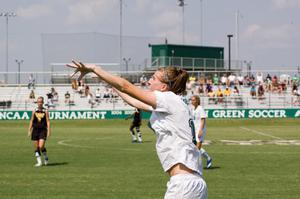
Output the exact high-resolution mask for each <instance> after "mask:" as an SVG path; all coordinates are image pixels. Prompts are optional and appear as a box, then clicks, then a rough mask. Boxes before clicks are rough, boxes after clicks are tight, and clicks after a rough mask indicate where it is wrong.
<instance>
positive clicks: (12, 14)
mask: <svg viewBox="0 0 300 199" xmlns="http://www.w3.org/2000/svg"><path fill="white" fill-rule="evenodd" d="M15 16H17V14H16V13H14V12H1V13H0V17H5V18H6V70H5V72H6V74H5V83H8V19H9V17H15Z"/></svg>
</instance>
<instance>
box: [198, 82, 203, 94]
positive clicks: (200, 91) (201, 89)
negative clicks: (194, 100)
mask: <svg viewBox="0 0 300 199" xmlns="http://www.w3.org/2000/svg"><path fill="white" fill-rule="evenodd" d="M198 93H199V95H203V94H204V86H203V84H200V85H199V87H198Z"/></svg>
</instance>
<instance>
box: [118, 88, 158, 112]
mask: <svg viewBox="0 0 300 199" xmlns="http://www.w3.org/2000/svg"><path fill="white" fill-rule="evenodd" d="M115 91H116V92H117V93H118V95H119V96H120V97H121V98H122V99H123V100H124V101H125V102H127V103H128V104H129V105H131V106H133V107H135V108H138V109H142V110H144V111H151V110H152V107H151V106H149V105H148V104H145V103H143V102H141V101H139V100H137V99H135V98H133V97H130V96H129V95H127V94H126V93H123V92H121V91H119V90H118V89H116V88H115Z"/></svg>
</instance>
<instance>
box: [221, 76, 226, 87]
mask: <svg viewBox="0 0 300 199" xmlns="http://www.w3.org/2000/svg"><path fill="white" fill-rule="evenodd" d="M227 80H228V79H227V75H226V74H223V76H222V77H221V84H222V85H223V86H226V85H227Z"/></svg>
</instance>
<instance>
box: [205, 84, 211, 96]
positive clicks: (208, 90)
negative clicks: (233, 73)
mask: <svg viewBox="0 0 300 199" xmlns="http://www.w3.org/2000/svg"><path fill="white" fill-rule="evenodd" d="M212 90H213V88H212V85H211V84H206V88H205V93H206V94H207V93H209V92H210V91H212Z"/></svg>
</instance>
